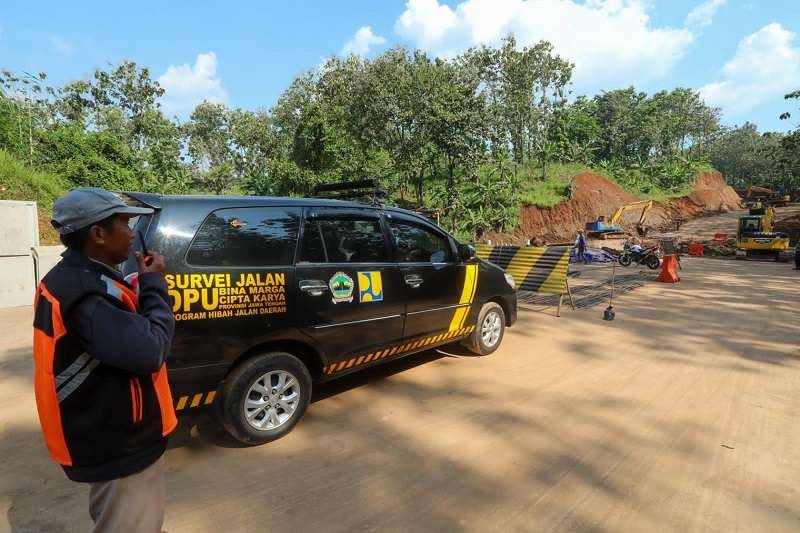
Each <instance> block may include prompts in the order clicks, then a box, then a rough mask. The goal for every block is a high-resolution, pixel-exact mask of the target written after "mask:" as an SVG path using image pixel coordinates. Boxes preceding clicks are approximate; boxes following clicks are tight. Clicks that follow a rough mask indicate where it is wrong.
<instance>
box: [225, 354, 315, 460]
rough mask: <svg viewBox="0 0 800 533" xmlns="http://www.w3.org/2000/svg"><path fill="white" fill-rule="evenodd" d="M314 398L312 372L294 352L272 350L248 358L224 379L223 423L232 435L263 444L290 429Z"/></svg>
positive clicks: (243, 440)
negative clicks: (309, 371)
mask: <svg viewBox="0 0 800 533" xmlns="http://www.w3.org/2000/svg"><path fill="white" fill-rule="evenodd" d="M310 400H311V375H310V374H309V373H308V369H307V368H306V366H305V365H304V364H303V363H302V362H301V361H300V360H299V359H297V358H296V357H295V356H293V355H291V354H288V353H285V352H271V353H265V354H263V355H258V356H256V357H253V358H252V359H248V360H246V361H244V362H243V363H241V364H240V365H238V366H237V367H236V368H234V369H233V372H231V374H230V375H229V376H228V377H227V378H226V379H225V385H224V386H223V389H222V398H221V401H220V408H221V415H222V424H223V425H224V426H225V429H227V430H228V433H230V434H231V435H232V436H233V438H235V439H236V440H238V441H239V442H242V443H244V444H249V445H257V444H263V443H265V442H270V441H273V440H275V439H279V438H281V437H283V436H284V435H286V434H287V433H289V432H290V431H291V430H292V428H293V427H294V426H295V424H297V422H298V421H299V420H300V418H302V416H303V413H305V411H306V408H307V407H308V403H309V401H310Z"/></svg>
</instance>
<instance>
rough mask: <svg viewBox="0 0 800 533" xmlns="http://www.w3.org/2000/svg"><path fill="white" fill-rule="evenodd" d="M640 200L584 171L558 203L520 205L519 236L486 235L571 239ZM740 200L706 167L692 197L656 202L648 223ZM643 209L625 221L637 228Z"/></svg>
mask: <svg viewBox="0 0 800 533" xmlns="http://www.w3.org/2000/svg"><path fill="white" fill-rule="evenodd" d="M637 200H639V198H637V197H636V196H634V195H633V194H631V193H629V192H627V191H626V190H625V189H623V188H622V187H620V186H619V185H617V184H616V183H614V182H612V181H609V180H608V179H606V178H604V177H603V176H599V175H597V174H592V173H589V172H584V173H581V174H578V175H577V176H575V181H574V184H573V187H572V196H571V197H570V199H569V200H566V201H564V202H561V203H560V204H557V205H555V206H553V207H537V206H534V205H523V206H521V207H520V226H519V228H517V230H516V231H515V232H514V235H504V234H500V233H496V232H490V233H487V234H485V235H483V237H482V240H491V241H492V242H493V243H496V244H501V243H502V244H525V243H526V242H527V241H528V240H533V239H541V240H543V241H546V242H566V241H571V240H573V239H574V238H575V234H576V233H577V232H578V230H579V229H583V228H584V227H585V225H586V223H587V222H589V221H591V220H596V219H597V217H598V216H599V215H605V216H606V217H610V216H611V215H612V214H614V212H615V211H616V210H617V209H618V208H619V207H620V206H622V205H625V204H628V203H631V202H635V201H637ZM740 201H741V199H740V198H739V195H738V194H736V191H734V190H733V188H732V187H730V186H729V185H728V184H727V183H726V182H725V178H723V177H722V174H720V173H719V172H705V173H703V174H701V175H700V176H699V177H698V178H697V181H696V183H695V186H694V188H693V190H692V192H691V193H690V194H689V195H688V196H684V197H681V198H674V199H672V200H669V201H668V202H666V203H660V202H656V203H655V204H654V206H653V208H652V209H651V210H650V212H649V213H648V216H647V219H646V221H645V225H646V226H648V227H651V228H666V227H669V226H672V225H674V224H675V221H676V220H682V221H685V220H689V219H691V218H694V217H696V216H699V215H701V214H703V213H704V212H710V211H714V212H716V211H718V210H721V209H735V208H737V207H738V206H739V202H740ZM641 214H642V211H641V210H639V209H632V210H630V211H628V212H626V213H625V215H624V216H623V218H622V225H623V226H624V227H625V228H626V229H628V230H630V231H631V232H634V231H635V225H636V222H638V220H639V217H640V216H641Z"/></svg>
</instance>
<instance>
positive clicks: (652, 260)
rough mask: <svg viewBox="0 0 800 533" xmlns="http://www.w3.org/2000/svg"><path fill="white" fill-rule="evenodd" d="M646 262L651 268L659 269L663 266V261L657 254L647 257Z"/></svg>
mask: <svg viewBox="0 0 800 533" xmlns="http://www.w3.org/2000/svg"><path fill="white" fill-rule="evenodd" d="M644 264H645V266H647V268H649V269H650V270H655V269H657V268H658V267H659V266H661V261H660V260H659V259H658V257H657V256H655V255H651V256H649V257H648V258H647V259H645V261H644Z"/></svg>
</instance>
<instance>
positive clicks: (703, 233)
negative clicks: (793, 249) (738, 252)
mask: <svg viewBox="0 0 800 533" xmlns="http://www.w3.org/2000/svg"><path fill="white" fill-rule="evenodd" d="M747 213H748V211H747V210H744V209H742V210H737V211H730V212H728V213H722V214H719V215H710V216H702V217H698V218H695V219H692V220H689V221H688V222H686V223H684V224H681V227H680V229H679V230H676V231H659V232H656V231H654V232H652V235H648V236H649V237H653V238H661V237H666V238H676V239H678V240H679V241H687V242H688V241H694V242H709V241H712V240H713V239H714V234H715V233H727V234H728V235H729V236H730V237H732V238H735V237H736V231H737V229H738V228H739V217H740V216H742V215H746V214H747ZM798 214H800V205H798V204H793V205H790V206H788V207H778V208H775V220H776V221H779V220H782V219H784V218H788V217H791V216H794V215H798Z"/></svg>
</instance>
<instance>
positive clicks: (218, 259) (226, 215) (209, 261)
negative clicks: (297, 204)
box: [186, 207, 300, 267]
mask: <svg viewBox="0 0 800 533" xmlns="http://www.w3.org/2000/svg"><path fill="white" fill-rule="evenodd" d="M299 227H300V209H299V208H292V207H240V208H232V209H219V210H217V211H214V212H213V213H211V214H210V215H209V216H208V218H206V219H205V221H204V222H203V225H202V226H201V227H200V229H199V230H198V231H197V235H195V238H194V240H193V241H192V244H191V246H190V247H189V251H188V252H187V254H186V262H187V263H189V264H191V265H197V266H228V267H236V266H241V267H254V266H285V265H291V264H292V263H293V262H294V252H295V247H296V243H297V232H298V228H299Z"/></svg>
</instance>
